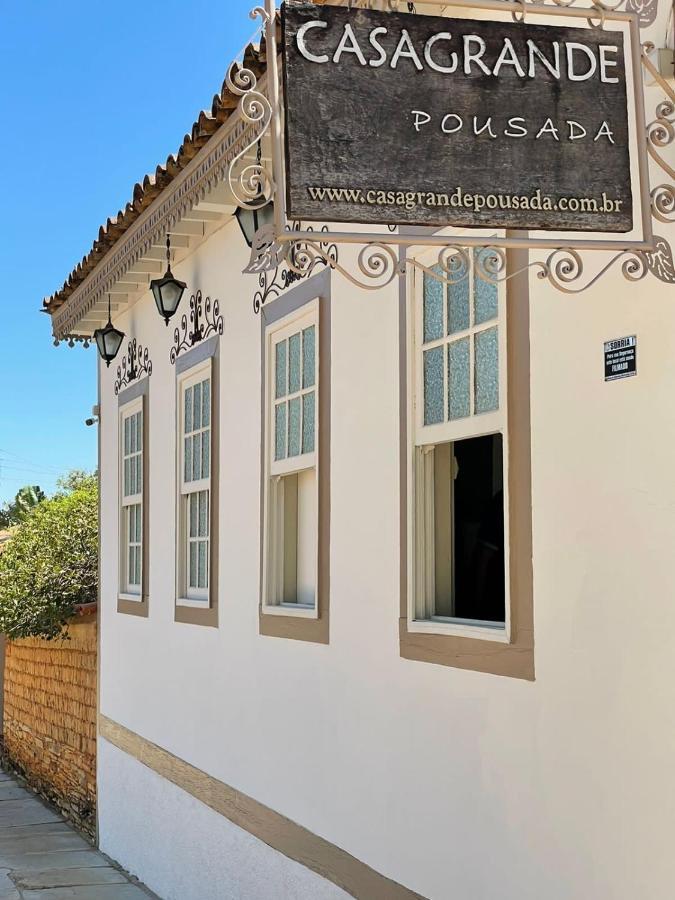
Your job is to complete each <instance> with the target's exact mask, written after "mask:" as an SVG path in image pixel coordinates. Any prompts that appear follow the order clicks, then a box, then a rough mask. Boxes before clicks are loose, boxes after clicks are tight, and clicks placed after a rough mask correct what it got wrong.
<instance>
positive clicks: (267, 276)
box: [253, 222, 338, 315]
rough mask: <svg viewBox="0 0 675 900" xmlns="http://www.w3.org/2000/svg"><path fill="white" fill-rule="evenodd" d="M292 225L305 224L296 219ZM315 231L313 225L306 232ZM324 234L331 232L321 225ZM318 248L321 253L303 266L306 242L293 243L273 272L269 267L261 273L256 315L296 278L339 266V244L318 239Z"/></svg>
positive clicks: (306, 276)
mask: <svg viewBox="0 0 675 900" xmlns="http://www.w3.org/2000/svg"><path fill="white" fill-rule="evenodd" d="M291 228H292V230H293V231H300V229H301V228H302V223H301V222H294V223H293V224H292V226H291ZM313 230H314V229H313V228H312V227H311V225H310V226H307V231H313ZM321 234H329V231H328V226H327V225H323V226H322V228H321ZM319 247H320V249H321V254H317V255H315V256H313V257H312V259H311V260H308V262H307V265H306V266H303V265H302V261H303V259H304V256H303V254H306V253H307V250H308V246H307V242H306V241H299V242H298V243H297V244H291V245H290V248H289V251H288V254H287V255H285V256H284V257H283V259H280V260H279V263H278V264H277V266H276V268H275V269H274V272H273V273H272V272H271V271H270V270H269V269H263V270H261V271H260V272H258V286H259V290H257V291H256V292H255V294H254V295H253V312H254V313H256V315H257V314H258V313H259V312H260V309H261V307H262V306H264V305H265V303H267V301H268V300H274V299H276V298H277V297H279V296H280V295H281V294H282V293H283V291H285V290H286V288H288V287H290V286H291V285H292V284H294V283H295V282H296V281H301V280H302V279H303V278H308V277H309V276H310V275H312V274H313V273H314V271H315V270H316V269H317V268H319V267H321V266H331V267H333V266H335V265H337V261H338V248H337V244H332V243H330V241H319ZM323 254H325V256H324V255H323Z"/></svg>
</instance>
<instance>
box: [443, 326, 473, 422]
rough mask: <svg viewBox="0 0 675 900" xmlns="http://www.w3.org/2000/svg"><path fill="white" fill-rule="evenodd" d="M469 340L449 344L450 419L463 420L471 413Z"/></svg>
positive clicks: (462, 339) (464, 339)
mask: <svg viewBox="0 0 675 900" xmlns="http://www.w3.org/2000/svg"><path fill="white" fill-rule="evenodd" d="M469 362H470V361H469V338H461V339H460V340H459V341H453V342H452V343H451V344H448V418H450V419H463V418H464V416H468V415H470V413H471V402H470V398H471V390H470V387H469V382H470V379H469Z"/></svg>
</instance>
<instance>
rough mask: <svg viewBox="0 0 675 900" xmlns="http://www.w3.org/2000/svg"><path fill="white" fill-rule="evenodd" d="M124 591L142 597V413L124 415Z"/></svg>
mask: <svg viewBox="0 0 675 900" xmlns="http://www.w3.org/2000/svg"><path fill="white" fill-rule="evenodd" d="M121 432H122V433H121V442H122V454H121V456H122V460H121V478H122V490H121V495H122V509H121V543H122V558H121V565H120V568H121V579H120V580H121V588H122V592H123V593H127V594H140V593H141V575H142V553H143V538H142V534H143V505H142V493H143V412H142V409H139V410H134V411H132V412H127V413H123V414H122V429H121Z"/></svg>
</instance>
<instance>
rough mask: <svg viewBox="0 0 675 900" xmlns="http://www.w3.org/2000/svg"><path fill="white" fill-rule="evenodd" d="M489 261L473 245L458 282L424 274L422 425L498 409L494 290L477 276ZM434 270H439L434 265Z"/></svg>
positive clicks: (485, 253) (487, 268) (486, 269)
mask: <svg viewBox="0 0 675 900" xmlns="http://www.w3.org/2000/svg"><path fill="white" fill-rule="evenodd" d="M491 262H492V259H491V251H490V250H487V249H485V248H478V249H476V250H475V251H474V254H473V262H472V269H471V272H468V273H467V274H466V275H465V277H464V278H462V279H460V280H459V281H457V282H455V283H453V284H444V283H443V282H441V281H438V280H437V279H436V278H434V277H432V276H431V275H428V274H425V275H424V286H423V301H422V350H421V352H422V388H423V404H422V406H423V424H424V425H439V424H441V423H444V422H452V421H457V420H460V419H464V418H467V417H469V416H474V415H480V414H482V413H487V412H493V411H495V410H497V409H499V339H498V329H499V325H498V316H499V304H498V289H497V285H496V284H494V283H492V282H490V281H489V280H486V279H485V278H483V277H481V272H483V273H485V272H489V271H490V266H491ZM434 271H435V272H436V273H438V274H441V269H440V268H439V267H438V266H436V267H434ZM446 277H447V276H446Z"/></svg>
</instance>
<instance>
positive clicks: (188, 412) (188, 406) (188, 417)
mask: <svg viewBox="0 0 675 900" xmlns="http://www.w3.org/2000/svg"><path fill="white" fill-rule="evenodd" d="M191 431H192V388H187V389H186V391H185V434H189V433H190V432H191Z"/></svg>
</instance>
